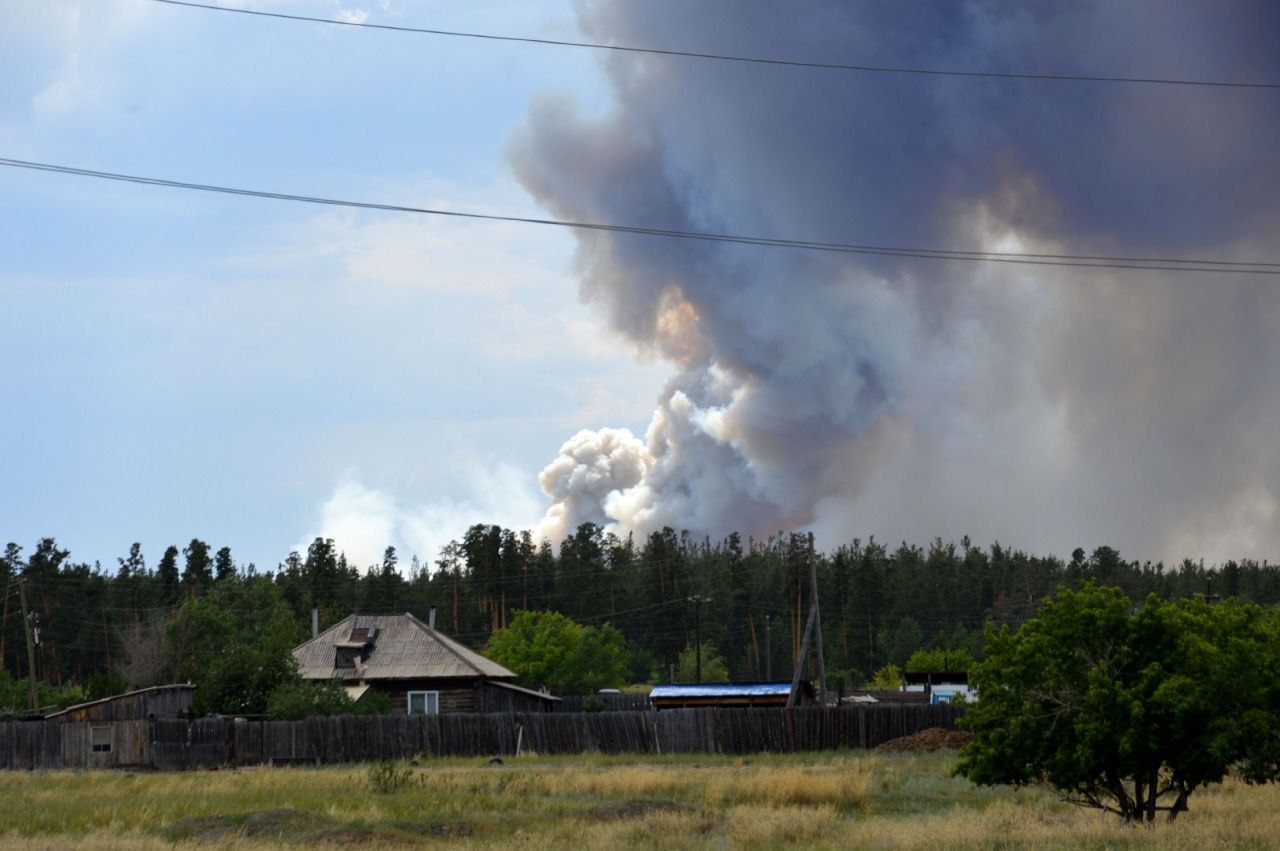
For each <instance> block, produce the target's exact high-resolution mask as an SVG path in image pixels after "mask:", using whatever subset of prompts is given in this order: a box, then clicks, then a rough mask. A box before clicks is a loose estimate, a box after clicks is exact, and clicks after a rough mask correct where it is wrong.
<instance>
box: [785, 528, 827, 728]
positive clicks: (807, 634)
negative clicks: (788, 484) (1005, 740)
mask: <svg viewBox="0 0 1280 851" xmlns="http://www.w3.org/2000/svg"><path fill="white" fill-rule="evenodd" d="M809 582H810V584H811V585H812V589H811V593H810V606H809V619H808V620H807V621H805V624H804V639H803V640H802V641H801V642H800V653H799V655H797V656H796V664H795V668H794V669H793V670H792V672H791V693H790V694H789V695H787V708H788V709H790V708H791V707H792V706H795V705H796V692H797V689H799V688H800V673H801V671H803V670H804V664H805V661H806V660H808V658H809V640H810V639H811V638H813V637H814V636H816V637H817V643H818V700H819V702H820V703H821V704H822V705H823V706H826V705H827V665H826V662H825V661H824V660H823V657H822V615H821V614H820V612H819V610H818V565H817V562H816V561H815V560H814V558H813V536H812V535H810V536H809Z"/></svg>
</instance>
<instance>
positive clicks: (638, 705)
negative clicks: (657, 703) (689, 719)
mask: <svg viewBox="0 0 1280 851" xmlns="http://www.w3.org/2000/svg"><path fill="white" fill-rule="evenodd" d="M652 708H653V704H651V703H650V702H649V695H647V694H574V695H566V696H565V697H562V698H560V702H559V703H557V704H556V705H555V709H553V710H552V711H553V712H646V711H648V710H650V709H652Z"/></svg>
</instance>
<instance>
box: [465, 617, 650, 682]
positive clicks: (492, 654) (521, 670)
mask: <svg viewBox="0 0 1280 851" xmlns="http://www.w3.org/2000/svg"><path fill="white" fill-rule="evenodd" d="M487 654H488V656H489V658H491V659H493V660H494V661H495V662H497V663H498V664H500V665H505V666H506V667H508V668H510V669H511V670H513V671H515V672H516V674H517V675H518V676H519V677H520V680H521V681H522V682H524V683H527V684H529V685H533V686H536V685H544V686H546V687H547V688H548V689H550V690H551V691H552V692H553V693H558V694H587V693H590V692H594V691H596V690H597V689H602V688H617V687H618V686H621V685H622V684H623V683H624V682H625V681H626V675H627V670H628V657H627V651H626V648H625V646H624V644H623V639H622V633H620V632H618V631H617V630H616V629H614V628H613V627H611V626H607V625H606V626H603V627H600V628H596V627H589V626H588V627H584V626H582V625H581V624H579V623H577V622H575V621H573V620H570V619H569V618H567V617H565V616H564V615H562V614H560V613H559V612H526V611H518V612H516V613H515V616H514V617H513V618H512V619H511V622H510V623H509V624H508V625H507V626H506V627H505V628H503V629H500V630H498V631H497V632H495V633H494V634H493V636H492V637H491V638H490V639H489V645H488V647H487Z"/></svg>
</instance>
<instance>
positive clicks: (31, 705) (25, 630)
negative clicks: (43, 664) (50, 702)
mask: <svg viewBox="0 0 1280 851" xmlns="http://www.w3.org/2000/svg"><path fill="white" fill-rule="evenodd" d="M18 599H20V600H21V601H22V634H23V635H24V636H26V639H27V711H28V712H35V711H36V709H37V708H38V707H37V706H36V703H37V701H36V649H35V645H34V644H33V643H32V641H31V615H30V614H29V613H28V611H27V581H26V580H25V579H21V580H19V581H18Z"/></svg>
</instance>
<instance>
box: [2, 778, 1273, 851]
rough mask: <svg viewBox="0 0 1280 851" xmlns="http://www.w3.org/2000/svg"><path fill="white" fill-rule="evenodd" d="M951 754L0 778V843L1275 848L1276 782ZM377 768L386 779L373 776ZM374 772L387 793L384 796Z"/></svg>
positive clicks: (93, 846) (94, 845)
mask: <svg viewBox="0 0 1280 851" xmlns="http://www.w3.org/2000/svg"><path fill="white" fill-rule="evenodd" d="M953 762H954V757H953V756H950V755H945V754H937V755H934V754H924V755H916V754H893V755H883V756H880V755H874V756H873V755H866V754H834V755H833V754H824V755H793V756H768V755H762V756H755V757H748V758H734V757H685V758H681V757H674V758H666V759H663V758H653V757H646V758H642V757H601V756H588V757H566V758H539V757H522V758H519V759H514V760H511V759H509V760H507V762H506V764H505V765H500V766H497V765H495V766H491V765H488V764H487V763H486V762H485V761H482V760H433V761H430V762H426V763H423V764H422V765H420V766H410V765H399V766H396V767H394V769H392V770H391V771H385V770H383V771H381V772H379V771H378V769H377V768H376V767H375V768H373V770H372V771H371V767H370V766H347V767H340V768H275V769H272V768H253V769H240V770H234V771H233V770H225V771H200V772H183V773H176V774H123V773H107V772H87V771H86V772H72V771H58V772H43V773H34V774H33V773H19V772H3V773H0V846H2V847H4V848H19V849H33V848H66V847H78V848H91V849H116V848H138V849H151V848H154V849H161V848H175V847H176V848H209V847H214V848H219V847H220V848H232V847H234V848H278V847H299V846H317V845H319V846H323V845H327V844H333V845H337V844H358V845H362V846H363V847H372V848H389V847H404V846H410V845H427V846H430V847H433V848H449V847H468V848H486V847H508V846H511V845H519V846H522V847H528V848H547V849H551V848H555V849H564V848H569V849H573V851H577V849H583V848H612V847H619V846H622V847H627V846H631V847H653V846H659V845H660V846H662V847H663V848H664V849H678V848H725V847H730V848H736V847H742V848H771V847H777V846H780V845H787V844H797V845H803V846H805V847H807V848H812V847H819V848H824V847H829V848H851V847H853V848H984V849H985V848H1023V847H1036V848H1061V847H1065V848H1131V847H1132V848H1147V847H1151V848H1180V849H1182V848H1185V849H1203V848H1273V847H1276V844H1277V842H1280V791H1277V790H1276V789H1274V788H1272V787H1261V788H1258V787H1250V786H1246V785H1244V784H1242V783H1238V782H1236V781H1228V782H1227V783H1225V784H1223V786H1221V787H1218V788H1216V789H1213V790H1210V791H1207V792H1203V791H1202V792H1199V793H1197V794H1196V795H1194V796H1193V797H1192V799H1191V808H1192V809H1191V812H1189V813H1186V814H1184V815H1183V816H1182V817H1181V818H1180V819H1179V820H1178V821H1177V822H1176V823H1174V824H1172V825H1168V824H1163V823H1161V824H1159V825H1156V826H1155V827H1152V828H1146V827H1137V828H1129V827H1124V826H1122V825H1120V824H1119V823H1117V822H1116V821H1115V819H1114V818H1113V817H1110V816H1105V817H1104V816H1102V815H1100V814H1098V813H1096V812H1091V811H1084V810H1080V809H1077V808H1074V807H1070V806H1067V805H1063V804H1060V803H1058V802H1056V800H1055V799H1054V798H1053V796H1052V795H1050V794H1049V793H1047V792H1043V791H1039V790H1013V789H979V788H976V787H973V786H971V785H969V784H968V783H967V782H966V781H963V780H959V779H956V778H953V777H951V776H950V768H951V766H952V764H953ZM375 775H376V776H375ZM375 781H380V784H381V786H382V787H383V788H384V789H385V788H388V787H390V788H391V790H390V791H377V790H376V789H375V786H376V785H378V784H377V783H375Z"/></svg>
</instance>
